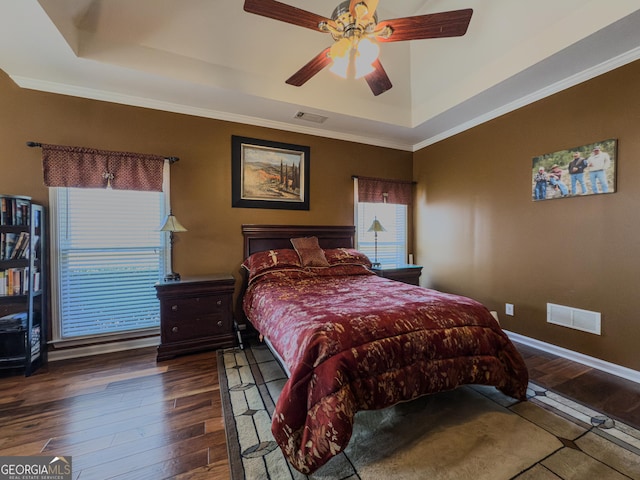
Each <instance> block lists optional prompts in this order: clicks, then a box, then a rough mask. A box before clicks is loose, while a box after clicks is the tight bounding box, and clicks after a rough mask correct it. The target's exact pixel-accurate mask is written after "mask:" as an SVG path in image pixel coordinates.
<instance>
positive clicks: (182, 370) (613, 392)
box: [0, 344, 640, 480]
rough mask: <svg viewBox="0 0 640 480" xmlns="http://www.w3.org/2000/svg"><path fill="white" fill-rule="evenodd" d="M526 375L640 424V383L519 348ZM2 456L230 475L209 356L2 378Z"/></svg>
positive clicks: (88, 468) (82, 471) (138, 359)
mask: <svg viewBox="0 0 640 480" xmlns="http://www.w3.org/2000/svg"><path fill="white" fill-rule="evenodd" d="M517 346H518V348H519V349H520V351H521V352H522V355H523V357H524V358H525V361H526V363H527V366H528V367H529V372H530V377H531V380H532V381H535V382H536V383H538V384H540V385H542V386H545V387H547V388H550V389H552V390H555V391H557V392H559V393H562V394H564V395H566V396H569V397H571V398H573V399H574V400H576V401H578V402H580V403H584V404H587V405H590V406H592V407H593V408H594V409H596V410H599V411H604V412H606V413H608V414H609V415H611V416H612V417H614V418H616V419H618V420H620V421H623V422H624V423H627V424H629V425H631V426H634V427H635V428H640V385H638V384H636V383H633V382H629V381H626V380H623V379H620V378H618V377H614V376H611V375H608V374H604V373H602V372H599V371H595V370H593V369H591V368H589V367H585V366H583V365H580V364H576V363H573V362H570V361H568V360H565V359H562V358H557V357H554V356H553V355H549V354H546V353H544V352H540V351H538V350H535V349H533V348H530V347H526V346H523V345H519V344H518V345H517ZM0 432H1V433H0V456H14V455H37V454H48V455H59V456H65V455H66V456H69V455H70V456H72V461H73V474H74V475H73V476H74V479H79V480H91V479H96V480H107V479H119V480H120V479H136V480H144V479H149V480H159V479H163V478H172V479H178V480H185V479H194V480H198V479H205V478H206V479H220V480H227V479H229V470H228V463H227V450H226V445H225V433H224V425H223V420H222V411H221V404H220V393H219V385H218V373H217V364H216V353H215V352H205V353H200V354H195V355H189V356H184V357H179V358H176V359H172V360H167V361H164V362H161V363H158V364H156V350H155V348H145V349H140V350H135V351H127V352H120V353H112V354H106V355H99V356H95V357H89V358H82V359H75V360H66V361H61V362H55V363H50V364H49V365H48V366H47V367H45V368H43V369H41V370H40V371H38V372H37V373H36V374H34V375H33V376H31V377H29V378H25V377H22V376H14V377H5V378H0Z"/></svg>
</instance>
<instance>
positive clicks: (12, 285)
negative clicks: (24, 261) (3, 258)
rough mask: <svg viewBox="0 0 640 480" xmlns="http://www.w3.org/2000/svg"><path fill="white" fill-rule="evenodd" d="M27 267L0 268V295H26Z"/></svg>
mask: <svg viewBox="0 0 640 480" xmlns="http://www.w3.org/2000/svg"><path fill="white" fill-rule="evenodd" d="M28 271H29V269H28V268H26V267H22V268H8V269H6V270H0V295H26V294H27V293H28V292H29V275H28Z"/></svg>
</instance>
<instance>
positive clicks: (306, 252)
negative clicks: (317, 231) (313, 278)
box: [291, 237, 329, 267]
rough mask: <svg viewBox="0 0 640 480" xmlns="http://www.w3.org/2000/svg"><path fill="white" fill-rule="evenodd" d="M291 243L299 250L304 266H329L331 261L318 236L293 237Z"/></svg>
mask: <svg viewBox="0 0 640 480" xmlns="http://www.w3.org/2000/svg"><path fill="white" fill-rule="evenodd" d="M291 245H293V248H294V249H295V250H296V252H298V255H299V256H300V262H301V263H302V266H303V267H328V266H329V262H327V258H326V257H325V256H324V251H323V250H322V249H321V248H320V244H319V243H318V237H300V238H292V239H291Z"/></svg>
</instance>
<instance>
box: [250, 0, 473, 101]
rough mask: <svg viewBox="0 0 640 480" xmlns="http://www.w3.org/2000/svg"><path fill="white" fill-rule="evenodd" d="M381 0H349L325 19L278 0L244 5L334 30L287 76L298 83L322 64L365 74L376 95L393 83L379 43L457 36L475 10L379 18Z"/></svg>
mask: <svg viewBox="0 0 640 480" xmlns="http://www.w3.org/2000/svg"><path fill="white" fill-rule="evenodd" d="M377 7H378V0H346V1H343V2H342V3H340V4H339V5H338V6H337V7H336V9H335V10H334V11H333V14H332V15H331V18H326V17H323V16H321V15H316V14H315V13H311V12H308V11H306V10H302V9H300V8H297V7H294V6H291V5H287V4H285V3H281V2H278V1H276V0H245V2H244V10H245V11H247V12H249V13H254V14H256V15H261V16H263V17H268V18H273V19H275V20H280V21H282V22H287V23H291V24H293V25H298V26H300V27H305V28H309V29H311V30H316V31H318V32H323V33H330V34H331V36H332V37H333V40H334V43H333V45H332V46H330V47H327V48H325V49H324V50H323V51H322V52H320V53H319V54H318V55H316V56H315V57H314V58H313V59H311V61H309V62H308V63H307V64H306V65H305V66H304V67H302V68H301V69H300V70H298V71H297V72H296V73H294V74H293V75H292V76H291V77H289V78H288V79H287V81H286V83H288V84H289V85H294V86H296V87H300V86H302V85H304V84H305V83H306V82H307V81H308V80H309V79H311V78H312V77H313V76H314V75H315V74H317V73H318V72H320V71H321V70H322V69H323V68H325V67H327V66H329V65H331V68H330V69H331V71H333V72H334V73H336V74H338V75H340V76H343V77H345V78H346V77H349V76H351V77H355V78H361V77H364V78H365V80H366V81H367V84H368V85H369V88H371V91H372V92H373V94H374V95H380V94H381V93H384V92H386V91H387V90H389V89H390V88H391V87H392V84H391V80H389V77H388V76H387V72H385V70H384V68H383V67H382V64H381V63H380V60H379V59H378V54H379V46H378V43H379V42H400V41H404V40H419V39H425V38H443V37H459V36H462V35H464V34H465V33H466V32H467V28H468V26H469V22H470V21H471V15H472V14H473V10H472V9H470V8H467V9H463V10H453V11H450V12H441V13H432V14H426V15H417V16H414V17H404V18H396V19H393V20H383V21H380V22H378V16H377V14H376V9H377Z"/></svg>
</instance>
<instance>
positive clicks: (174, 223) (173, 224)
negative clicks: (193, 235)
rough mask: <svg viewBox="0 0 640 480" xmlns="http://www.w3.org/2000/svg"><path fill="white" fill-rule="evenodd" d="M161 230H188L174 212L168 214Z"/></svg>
mask: <svg viewBox="0 0 640 480" xmlns="http://www.w3.org/2000/svg"><path fill="white" fill-rule="evenodd" d="M160 231H161V232H186V231H187V229H186V228H184V227H183V226H182V224H181V223H180V222H179V221H178V219H177V218H176V217H175V216H174V215H173V213H169V215H167V219H166V220H165V221H164V224H163V225H162V227H161V228H160Z"/></svg>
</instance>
